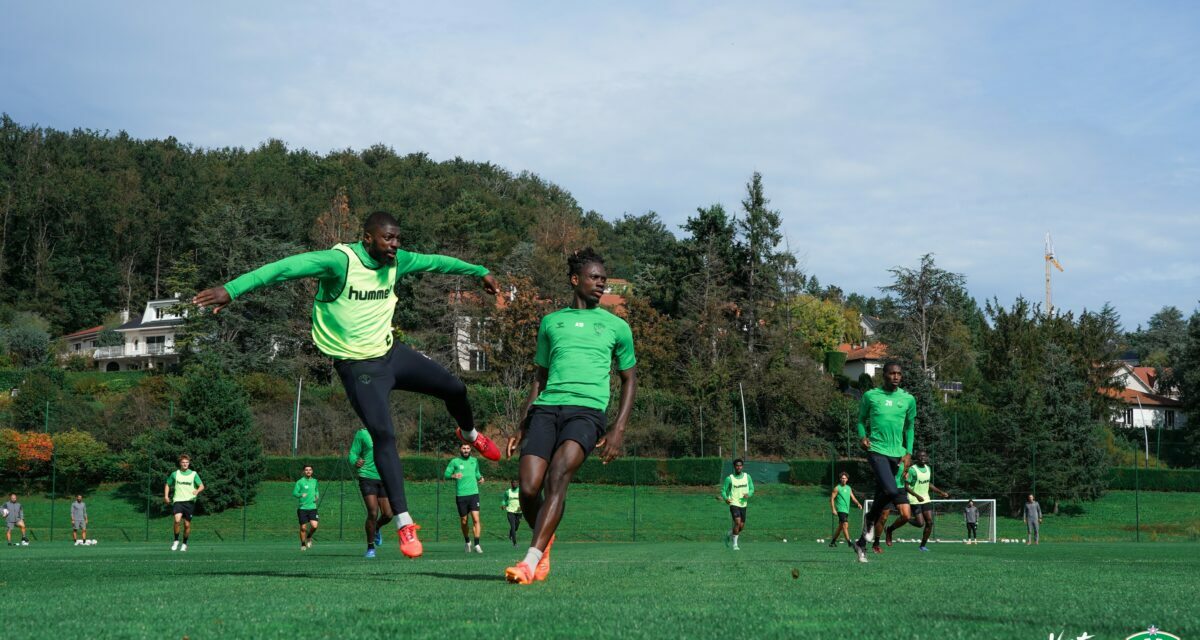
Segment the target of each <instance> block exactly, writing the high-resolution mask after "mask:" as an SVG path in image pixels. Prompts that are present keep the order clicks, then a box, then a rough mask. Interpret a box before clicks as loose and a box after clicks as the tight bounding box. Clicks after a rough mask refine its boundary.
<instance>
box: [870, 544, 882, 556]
mask: <svg viewBox="0 0 1200 640" xmlns="http://www.w3.org/2000/svg"><path fill="white" fill-rule="evenodd" d="M871 551H874V552H875V554H876V555H880V556H881V555H883V549H881V548H880V547H879V545H874V546H872V547H871Z"/></svg>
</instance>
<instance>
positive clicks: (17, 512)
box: [4, 493, 29, 547]
mask: <svg viewBox="0 0 1200 640" xmlns="http://www.w3.org/2000/svg"><path fill="white" fill-rule="evenodd" d="M4 512H5V513H6V514H7V515H5V516H4V539H5V540H6V541H7V542H8V546H10V547H15V546H18V545H17V544H13V541H12V530H13V527H17V528H18V529H20V530H21V542H20V543H19V545H20V546H22V547H28V546H29V536H28V534H27V532H26V531H25V508H24V507H22V506H21V503H20V502H17V494H15V493H10V494H8V502H5V503H4Z"/></svg>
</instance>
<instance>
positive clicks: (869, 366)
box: [838, 342, 888, 380]
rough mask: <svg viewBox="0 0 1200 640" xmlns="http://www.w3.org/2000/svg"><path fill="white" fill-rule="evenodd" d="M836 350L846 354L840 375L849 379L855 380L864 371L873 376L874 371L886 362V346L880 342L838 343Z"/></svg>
mask: <svg viewBox="0 0 1200 640" xmlns="http://www.w3.org/2000/svg"><path fill="white" fill-rule="evenodd" d="M838 351H841V352H842V353H845V354H846V365H845V366H844V367H842V375H844V376H846V377H847V378H849V379H851V380H857V379H858V378H859V376H861V375H862V374H864V373H865V374H867V375H868V376H871V377H872V378H874V377H875V372H876V371H879V370H880V369H882V368H883V365H884V364H887V355H888V348H887V345H886V344H884V343H882V342H873V343H871V344H863V345H859V346H853V345H850V344H848V343H842V344H840V345H838Z"/></svg>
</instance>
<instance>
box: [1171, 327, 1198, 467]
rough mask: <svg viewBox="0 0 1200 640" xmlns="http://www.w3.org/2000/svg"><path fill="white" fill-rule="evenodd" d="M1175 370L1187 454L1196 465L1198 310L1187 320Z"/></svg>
mask: <svg viewBox="0 0 1200 640" xmlns="http://www.w3.org/2000/svg"><path fill="white" fill-rule="evenodd" d="M1177 368H1178V369H1179V374H1178V376H1177V377H1176V380H1178V385H1179V392H1180V400H1182V401H1183V411H1184V414H1185V415H1186V416H1187V427H1186V429H1187V431H1186V435H1185V442H1186V446H1187V454H1188V458H1189V459H1190V460H1191V461H1192V464H1196V463H1197V462H1198V461H1200V310H1197V311H1194V312H1193V313H1192V317H1191V318H1189V319H1188V328H1187V340H1186V342H1185V344H1184V347H1183V352H1182V355H1181V356H1180V359H1179V364H1178V365H1177Z"/></svg>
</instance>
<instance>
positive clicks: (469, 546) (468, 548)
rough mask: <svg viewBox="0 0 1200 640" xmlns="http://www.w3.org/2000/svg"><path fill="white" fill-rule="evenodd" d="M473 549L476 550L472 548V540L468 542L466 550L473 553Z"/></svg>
mask: <svg viewBox="0 0 1200 640" xmlns="http://www.w3.org/2000/svg"><path fill="white" fill-rule="evenodd" d="M472 551H474V549H472V548H471V543H470V542H468V543H467V548H466V552H467V553H471V552H472Z"/></svg>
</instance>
